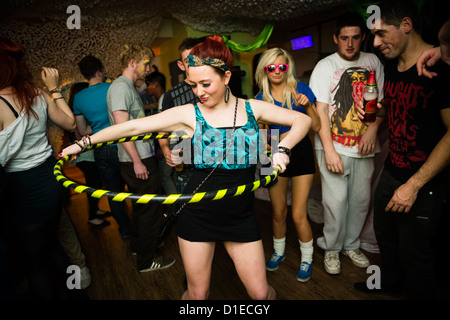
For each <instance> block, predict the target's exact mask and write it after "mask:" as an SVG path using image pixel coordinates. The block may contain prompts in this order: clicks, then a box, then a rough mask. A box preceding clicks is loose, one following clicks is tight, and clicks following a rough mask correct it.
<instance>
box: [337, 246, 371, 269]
mask: <svg viewBox="0 0 450 320" xmlns="http://www.w3.org/2000/svg"><path fill="white" fill-rule="evenodd" d="M342 253H343V254H344V255H346V256H347V257H349V258H350V260H352V262H353V264H354V265H355V266H358V267H360V268H367V267H368V266H370V262H369V259H367V257H366V255H365V254H364V253H362V252H361V250H359V249H356V250H342Z"/></svg>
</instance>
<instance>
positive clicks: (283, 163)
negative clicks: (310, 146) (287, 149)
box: [272, 152, 289, 173]
mask: <svg viewBox="0 0 450 320" xmlns="http://www.w3.org/2000/svg"><path fill="white" fill-rule="evenodd" d="M288 164H289V156H288V155H287V154H285V153H281V152H276V153H274V154H273V155H272V167H276V166H279V167H280V172H279V173H283V172H284V171H285V170H286V167H287V165H288Z"/></svg>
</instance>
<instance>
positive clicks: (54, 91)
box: [50, 87, 61, 93]
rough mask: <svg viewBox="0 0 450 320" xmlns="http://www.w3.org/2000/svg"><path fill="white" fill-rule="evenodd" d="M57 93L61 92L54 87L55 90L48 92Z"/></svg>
mask: <svg viewBox="0 0 450 320" xmlns="http://www.w3.org/2000/svg"><path fill="white" fill-rule="evenodd" d="M58 92H61V89H60V88H58V87H56V88H55V89H53V90H50V93H58Z"/></svg>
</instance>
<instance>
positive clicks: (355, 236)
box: [343, 158, 374, 250]
mask: <svg viewBox="0 0 450 320" xmlns="http://www.w3.org/2000/svg"><path fill="white" fill-rule="evenodd" d="M348 166H349V169H350V174H349V180H348V182H349V183H348V213H347V221H346V226H345V228H346V232H345V240H344V247H343V249H345V250H356V249H359V247H360V240H359V235H360V234H361V231H362V229H363V227H364V223H365V221H366V218H367V214H368V212H369V204H370V194H371V182H372V176H373V170H374V162H373V158H363V159H357V158H348Z"/></svg>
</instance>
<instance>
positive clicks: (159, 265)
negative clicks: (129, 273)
mask: <svg viewBox="0 0 450 320" xmlns="http://www.w3.org/2000/svg"><path fill="white" fill-rule="evenodd" d="M175 261H176V260H175V259H173V258H163V257H157V258H155V259H154V260H153V261H152V263H151V265H150V266H149V267H147V268H144V269H141V270H139V272H149V271H156V270H162V269H166V268H169V267H171V266H173V265H174V264H175Z"/></svg>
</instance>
